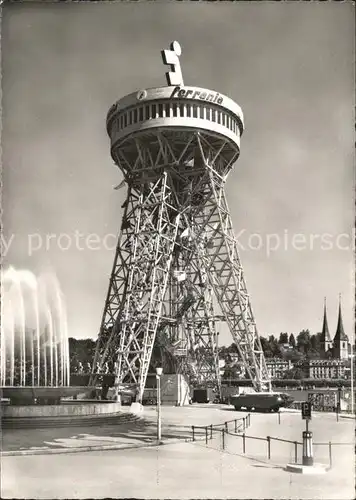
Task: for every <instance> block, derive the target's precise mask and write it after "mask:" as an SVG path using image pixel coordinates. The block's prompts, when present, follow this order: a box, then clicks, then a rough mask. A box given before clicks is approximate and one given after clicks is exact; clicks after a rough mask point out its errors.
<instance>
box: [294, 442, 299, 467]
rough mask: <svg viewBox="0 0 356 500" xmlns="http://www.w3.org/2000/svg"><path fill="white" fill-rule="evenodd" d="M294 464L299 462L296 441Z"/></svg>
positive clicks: (295, 443)
mask: <svg viewBox="0 0 356 500" xmlns="http://www.w3.org/2000/svg"><path fill="white" fill-rule="evenodd" d="M294 462H295V463H297V462H298V443H297V441H294Z"/></svg>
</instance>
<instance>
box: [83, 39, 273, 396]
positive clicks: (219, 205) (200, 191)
mask: <svg viewBox="0 0 356 500" xmlns="http://www.w3.org/2000/svg"><path fill="white" fill-rule="evenodd" d="M180 53H181V51H180V46H179V44H178V43H177V42H173V43H172V44H171V50H169V51H168V50H166V51H163V52H162V56H163V61H164V63H165V64H169V65H171V69H172V71H171V72H170V73H167V80H168V86H166V87H160V88H151V89H147V90H141V91H139V92H135V93H133V94H130V95H128V96H126V97H124V98H123V99H121V100H119V101H118V102H117V103H115V104H114V105H113V106H112V107H111V108H110V110H109V112H108V116H107V131H108V134H109V137H110V140H111V155H112V158H113V160H114V162H115V163H116V165H117V166H118V167H119V168H120V169H121V171H122V173H123V175H124V181H125V184H126V185H127V197H126V200H125V202H124V205H123V209H124V213H123V217H122V223H121V229H120V233H119V237H118V243H117V247H116V254H115V259H114V265H113V268H112V273H111V278H110V284H109V290H108V294H107V298H106V302H105V308H104V313H103V318H102V323H101V329H100V334H99V339H98V343H97V349H96V356H95V360H94V364H93V367H94V368H93V373H92V378H91V383H93V382H94V381H95V377H96V374H97V373H98V371H100V367H101V366H102V365H103V364H104V363H105V362H107V361H108V360H109V361H110V360H111V361H112V362H114V364H113V366H114V373H115V386H116V391H117V394H119V393H120V390H121V389H122V388H124V387H127V386H131V387H135V388H136V395H137V396H136V399H137V401H139V402H141V401H142V396H143V391H144V387H145V383H146V377H147V373H148V368H149V364H150V359H151V354H152V349H153V345H154V342H155V339H156V338H158V337H159V338H160V340H161V342H162V341H163V343H164V344H165V345H166V347H167V349H168V350H169V351H170V352H171V354H172V355H173V356H176V357H179V359H180V363H179V366H180V369H181V371H183V373H185V374H186V375H187V376H188V377H189V378H190V381H191V383H193V384H207V385H209V384H213V385H215V386H216V387H217V389H218V391H219V392H220V376H219V363H218V351H217V335H218V334H217V332H216V320H217V319H218V318H219V317H220V318H222V319H223V320H224V321H225V322H226V323H227V325H228V327H229V330H230V332H231V335H232V338H233V341H234V342H235V343H236V345H237V348H238V352H239V354H240V357H241V359H242V361H243V364H244V366H245V368H246V371H247V374H248V376H249V377H250V378H251V380H252V382H253V385H254V387H255V389H257V390H263V389H264V388H266V387H267V385H268V384H269V381H270V380H269V374H268V371H267V367H266V363H265V359H264V355H263V351H262V347H261V342H260V338H259V335H258V332H257V329H256V324H255V319H254V316H253V312H252V308H251V303H250V299H249V296H248V293H247V289H246V284H245V279H244V276H243V270H242V265H241V262H240V258H239V255H238V251H237V244H236V239H235V235H234V231H233V227H232V222H231V216H230V212H229V208H228V205H227V201H226V196H225V191H224V186H225V183H226V180H227V177H228V174H229V172H230V171H231V169H232V167H233V165H234V163H235V162H236V160H237V158H238V156H239V152H240V137H241V134H242V132H243V128H244V124H243V114H242V111H241V108H240V107H239V106H238V105H237V104H236V103H235V102H234V101H232V100H231V99H229V98H228V97H226V96H223V95H221V94H219V93H216V92H213V91H210V90H207V89H203V88H197V87H185V86H184V84H183V79H182V73H181V70H180V65H179V56H180ZM214 305H215V307H216V306H217V307H218V308H219V309H220V316H219V317H218V316H217V315H216V314H215V312H214ZM97 366H99V370H98V371H96V370H97V368H96V367H97Z"/></svg>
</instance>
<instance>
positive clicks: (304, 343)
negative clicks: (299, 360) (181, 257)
mask: <svg viewBox="0 0 356 500" xmlns="http://www.w3.org/2000/svg"><path fill="white" fill-rule="evenodd" d="M297 346H298V349H299V350H300V351H301V352H302V353H304V354H307V353H308V352H309V351H310V332H309V330H302V331H301V332H300V333H299V334H298V336H297Z"/></svg>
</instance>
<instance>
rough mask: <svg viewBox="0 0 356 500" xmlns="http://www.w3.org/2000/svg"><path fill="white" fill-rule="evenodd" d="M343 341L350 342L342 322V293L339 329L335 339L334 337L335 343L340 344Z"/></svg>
mask: <svg viewBox="0 0 356 500" xmlns="http://www.w3.org/2000/svg"><path fill="white" fill-rule="evenodd" d="M342 340H344V341H345V340H346V341H348V340H349V339H348V337H347V335H346V333H345V330H344V325H343V322H342V313H341V293H340V294H339V317H338V320H337V327H336V333H335V337H334V342H340V341H342Z"/></svg>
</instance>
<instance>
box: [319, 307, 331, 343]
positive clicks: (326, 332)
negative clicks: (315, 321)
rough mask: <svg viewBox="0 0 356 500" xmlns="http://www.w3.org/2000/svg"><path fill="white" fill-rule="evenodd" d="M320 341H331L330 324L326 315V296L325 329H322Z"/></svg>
mask: <svg viewBox="0 0 356 500" xmlns="http://www.w3.org/2000/svg"><path fill="white" fill-rule="evenodd" d="M320 341H321V342H331V337H330V333H329V326H328V318H327V316H326V297H324V319H323V329H322V331H321V337H320Z"/></svg>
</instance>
